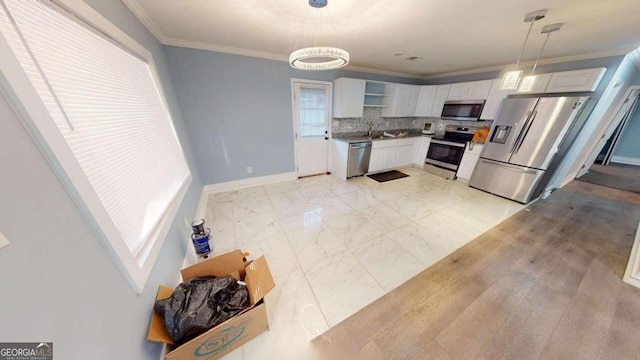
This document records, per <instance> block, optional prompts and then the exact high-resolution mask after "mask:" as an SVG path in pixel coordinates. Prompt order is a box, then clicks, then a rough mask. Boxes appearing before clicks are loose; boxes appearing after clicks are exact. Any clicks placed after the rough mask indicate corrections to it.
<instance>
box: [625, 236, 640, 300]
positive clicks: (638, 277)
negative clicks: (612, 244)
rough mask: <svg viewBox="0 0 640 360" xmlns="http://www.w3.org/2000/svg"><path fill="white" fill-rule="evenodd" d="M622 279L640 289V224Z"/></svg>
mask: <svg viewBox="0 0 640 360" xmlns="http://www.w3.org/2000/svg"><path fill="white" fill-rule="evenodd" d="M622 280H623V281H624V282H626V283H627V284H629V285H631V286H635V287H637V288H638V289H640V224H638V230H637V231H636V239H635V241H634V242H633V247H632V248H631V254H630V255H629V262H628V263H627V270H626V271H625V272H624V276H623V277H622Z"/></svg>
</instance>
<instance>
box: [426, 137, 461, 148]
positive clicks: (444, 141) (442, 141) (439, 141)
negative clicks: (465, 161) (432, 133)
mask: <svg viewBox="0 0 640 360" xmlns="http://www.w3.org/2000/svg"><path fill="white" fill-rule="evenodd" d="M431 143H432V144H441V145H450V146H455V147H461V148H463V147H465V146H466V144H465V143H459V142H453V141H446V140H439V139H438V140H434V139H431Z"/></svg>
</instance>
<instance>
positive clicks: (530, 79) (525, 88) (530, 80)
mask: <svg viewBox="0 0 640 360" xmlns="http://www.w3.org/2000/svg"><path fill="white" fill-rule="evenodd" d="M562 25H563V24H562V23H557V24H551V25H547V26H545V27H543V28H542V31H540V33H541V34H547V37H546V38H545V39H544V43H543V44H542V48H540V53H539V54H538V57H537V58H536V62H535V64H533V69H531V74H530V75H527V76H525V77H524V79H522V83H520V87H519V88H518V92H529V91H531V90H533V87H534V86H535V85H536V80H538V75H535V72H536V67H538V61H540V57H541V56H542V52H543V51H544V48H545V47H546V46H547V41H549V37H550V36H551V33H552V32H555V31H558V30H560V28H561V27H562Z"/></svg>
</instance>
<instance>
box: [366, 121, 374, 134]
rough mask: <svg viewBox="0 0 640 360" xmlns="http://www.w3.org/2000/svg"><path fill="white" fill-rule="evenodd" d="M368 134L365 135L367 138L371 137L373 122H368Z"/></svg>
mask: <svg viewBox="0 0 640 360" xmlns="http://www.w3.org/2000/svg"><path fill="white" fill-rule="evenodd" d="M368 124H369V132H368V134H367V136H368V137H372V135H373V132H372V131H371V128H372V127H373V122H371V121H369V123H368Z"/></svg>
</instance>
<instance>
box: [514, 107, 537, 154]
mask: <svg viewBox="0 0 640 360" xmlns="http://www.w3.org/2000/svg"><path fill="white" fill-rule="evenodd" d="M531 115H533V111H531V110H529V111H527V118H526V120H525V121H524V125H523V126H522V129H521V130H520V133H519V134H518V137H516V141H515V142H514V143H513V147H511V151H510V153H512V154H513V153H515V152H516V149H518V148H519V146H518V145H520V142H521V140H522V135H523V133H524V132H525V130H526V129H527V128H528V127H529V120H531Z"/></svg>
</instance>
